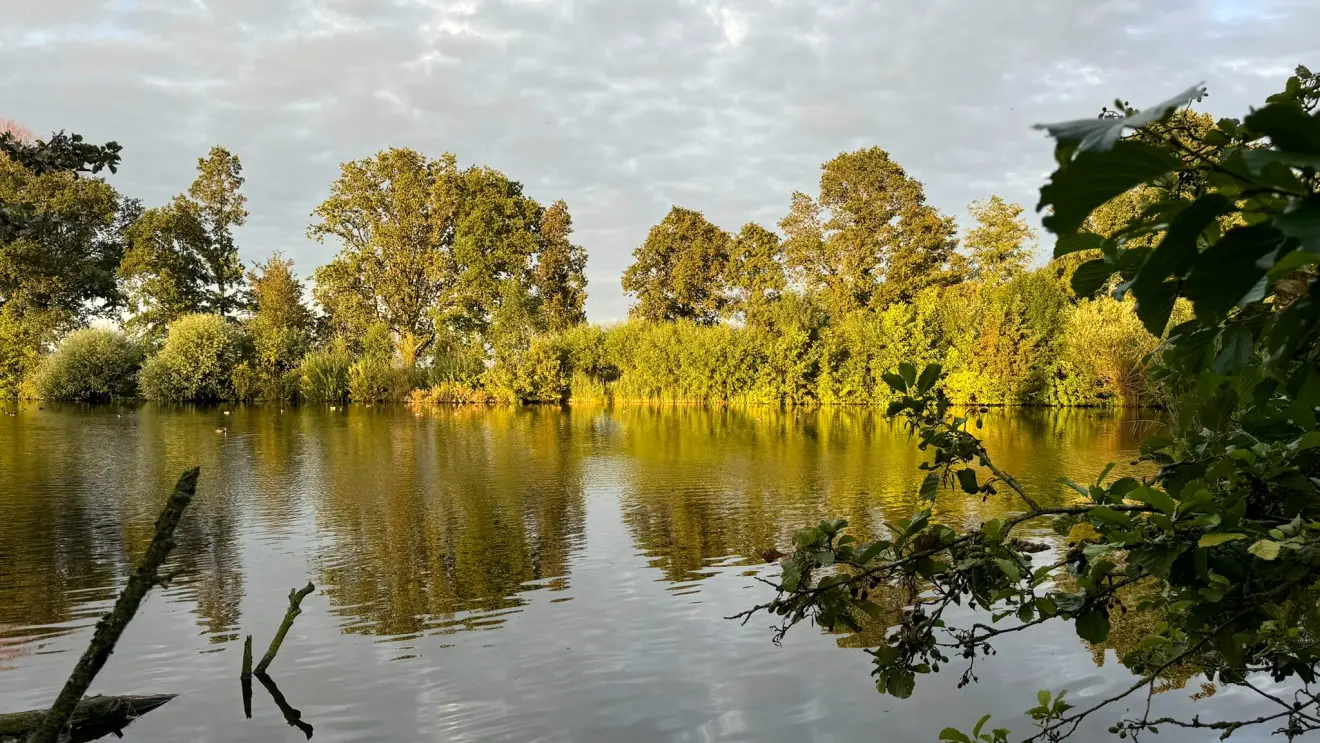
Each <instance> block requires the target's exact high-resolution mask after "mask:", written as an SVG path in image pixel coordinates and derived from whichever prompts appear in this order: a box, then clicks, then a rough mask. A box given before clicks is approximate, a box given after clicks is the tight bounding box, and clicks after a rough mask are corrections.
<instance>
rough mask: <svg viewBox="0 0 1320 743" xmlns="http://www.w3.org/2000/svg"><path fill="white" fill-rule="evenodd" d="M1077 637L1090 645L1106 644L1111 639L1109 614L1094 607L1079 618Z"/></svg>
mask: <svg viewBox="0 0 1320 743" xmlns="http://www.w3.org/2000/svg"><path fill="white" fill-rule="evenodd" d="M1076 625H1077V636H1078V637H1080V638H1082V639H1083V640H1086V641H1087V642H1089V643H1092V644H1095V643H1098V642H1104V641H1105V638H1106V637H1109V612H1108V611H1107V610H1105V609H1102V608H1096V607H1093V608H1091V609H1089V610H1088V611H1086V612H1084V613H1082V614H1081V615H1079V616H1078V617H1077V621H1076Z"/></svg>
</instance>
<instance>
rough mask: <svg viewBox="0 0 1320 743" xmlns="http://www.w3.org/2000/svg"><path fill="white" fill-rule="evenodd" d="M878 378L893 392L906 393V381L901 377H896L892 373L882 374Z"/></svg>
mask: <svg viewBox="0 0 1320 743" xmlns="http://www.w3.org/2000/svg"><path fill="white" fill-rule="evenodd" d="M880 378H881V379H883V380H885V384H887V385H889V387H890V389H892V390H893V391H895V392H907V391H908V384H907V380H905V379H903V378H902V377H900V376H898V375H897V374H895V373H893V372H885V373H884V374H881V375H880Z"/></svg>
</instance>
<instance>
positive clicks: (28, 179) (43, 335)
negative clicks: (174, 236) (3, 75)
mask: <svg viewBox="0 0 1320 743" xmlns="http://www.w3.org/2000/svg"><path fill="white" fill-rule="evenodd" d="M118 152H119V146H118V145H116V144H115V143H113V142H111V143H108V144H107V145H105V146H103V147H102V146H95V145H91V144H87V143H85V142H83V141H82V138H81V137H79V136H78V135H76V134H75V135H66V134H64V133H62V132H61V133H57V134H54V135H52V136H51V138H50V139H48V140H44V141H24V140H20V139H18V138H16V137H14V136H13V134H12V133H9V132H6V133H0V396H13V395H14V394H16V393H17V391H18V385H19V382H20V381H21V379H22V378H23V377H24V376H25V375H26V374H27V373H28V372H29V371H30V370H31V364H32V363H33V362H34V361H35V359H36V358H37V356H38V355H39V354H40V352H41V351H42V350H43V348H44V347H46V346H47V345H49V344H50V343H51V342H53V341H54V339H55V337H56V336H57V335H58V334H59V333H61V332H64V331H67V330H69V329H72V328H74V327H77V326H79V325H81V324H83V323H85V322H87V320H89V319H90V318H92V317H96V316H99V315H106V314H109V313H110V312H111V311H113V310H114V309H115V307H116V305H117V304H118V302H119V299H120V297H119V292H118V291H117V289H116V286H115V280H114V269H115V266H116V265H117V264H118V263H119V258H120V256H121V255H122V254H123V250H124V248H123V234H122V223H121V221H120V219H119V216H120V214H121V205H122V203H121V199H120V198H119V195H118V194H117V193H116V192H115V190H114V189H113V188H111V187H110V186H109V184H107V183H105V181H103V180H102V179H100V178H95V177H85V176H87V175H92V174H95V173H97V172H99V171H100V170H102V169H103V168H107V167H108V168H110V169H111V170H113V168H114V167H115V165H116V164H117V163H118V162H119V155H118ZM80 176H83V177H80Z"/></svg>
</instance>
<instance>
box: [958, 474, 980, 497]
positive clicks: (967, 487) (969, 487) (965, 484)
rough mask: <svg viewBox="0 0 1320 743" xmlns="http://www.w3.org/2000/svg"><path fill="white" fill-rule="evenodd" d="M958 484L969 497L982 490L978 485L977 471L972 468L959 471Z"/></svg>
mask: <svg viewBox="0 0 1320 743" xmlns="http://www.w3.org/2000/svg"><path fill="white" fill-rule="evenodd" d="M958 484H959V485H961V486H962V489H963V492H964V493H967V494H968V495H974V494H976V493H977V492H978V491H979V490H980V486H978V485H977V484H976V470H974V469H971V468H970V467H969V468H967V469H961V470H958Z"/></svg>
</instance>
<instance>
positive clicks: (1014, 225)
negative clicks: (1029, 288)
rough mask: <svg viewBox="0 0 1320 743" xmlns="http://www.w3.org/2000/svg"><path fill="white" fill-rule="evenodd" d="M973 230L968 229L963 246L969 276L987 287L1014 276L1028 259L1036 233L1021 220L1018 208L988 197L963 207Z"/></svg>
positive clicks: (1020, 212)
mask: <svg viewBox="0 0 1320 743" xmlns="http://www.w3.org/2000/svg"><path fill="white" fill-rule="evenodd" d="M967 211H968V212H970V213H971V215H972V218H973V219H975V220H976V227H973V228H972V229H971V230H968V232H967V235H966V237H964V238H963V244H964V245H966V246H967V252H968V259H969V260H970V262H971V270H972V276H973V277H974V278H976V279H979V280H981V281H986V282H989V283H991V284H1002V283H1004V282H1005V281H1008V280H1009V279H1011V278H1013V277H1014V276H1016V275H1018V274H1019V273H1021V272H1022V271H1023V269H1025V268H1026V267H1027V262H1028V261H1029V260H1030V259H1031V244H1032V242H1033V241H1035V239H1036V231H1035V230H1033V229H1032V228H1031V226H1030V225H1028V224H1027V220H1026V219H1024V218H1023V217H1022V211H1023V210H1022V206H1021V205H1020V204H1013V203H1009V202H1007V201H1004V200H1003V199H1001V198H1000V197H998V196H991V197H990V198H989V199H988V200H986V201H973V202H972V204H971V206H969V207H967Z"/></svg>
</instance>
